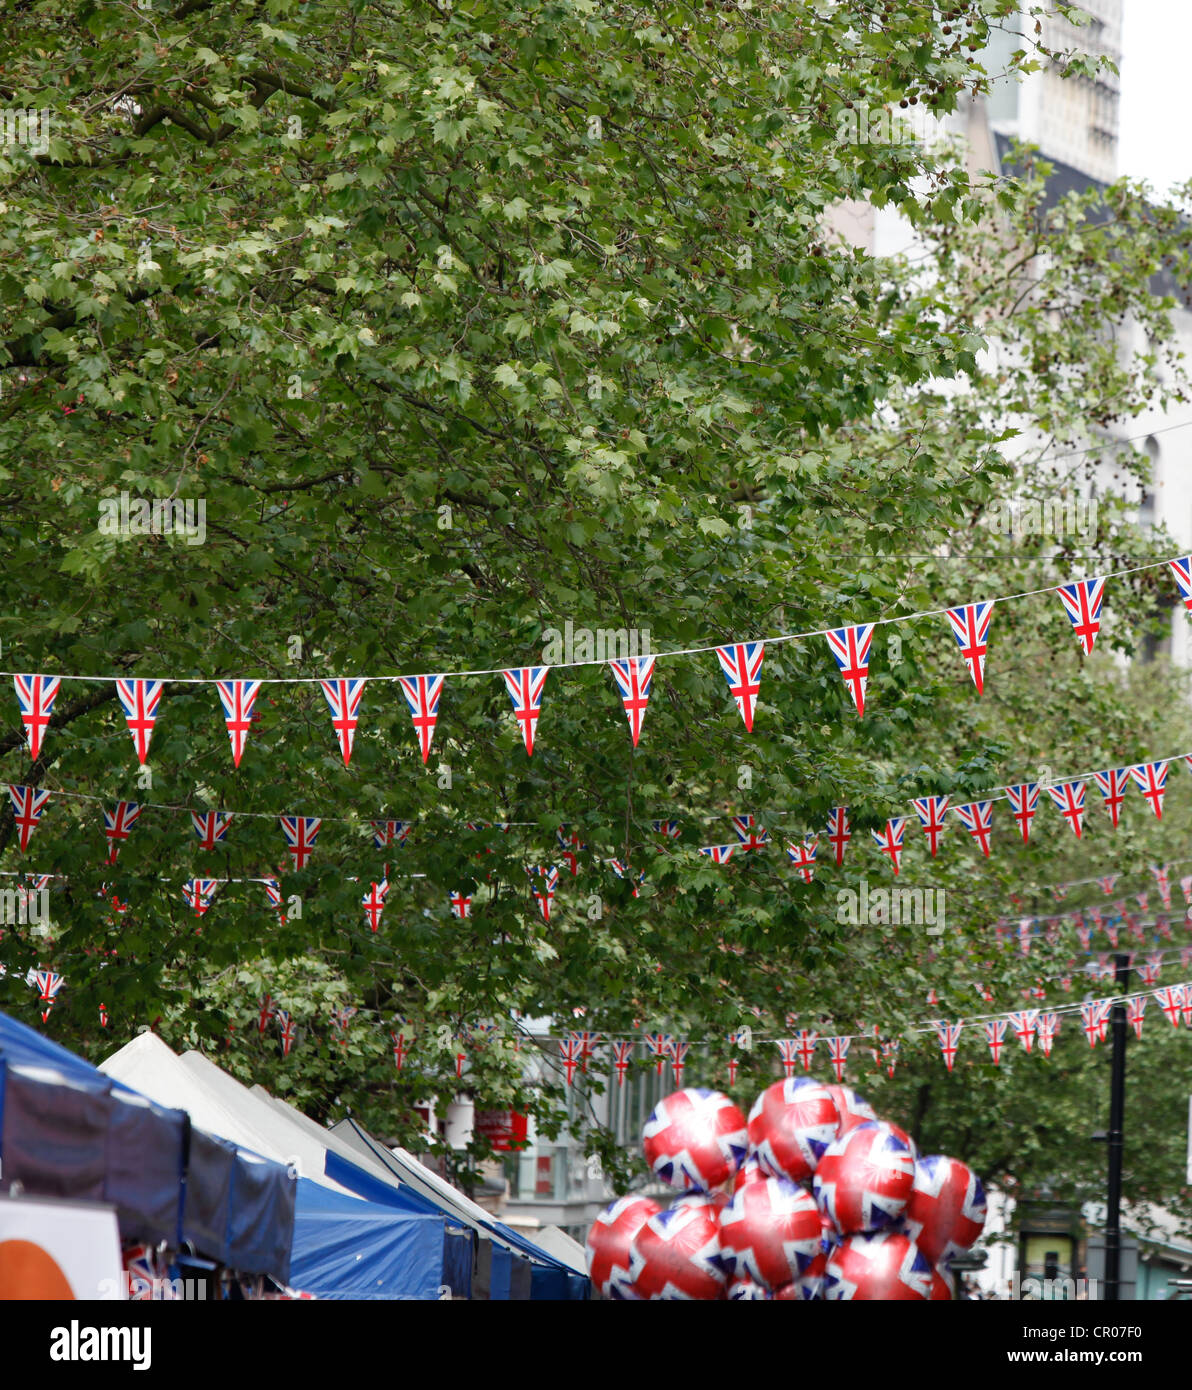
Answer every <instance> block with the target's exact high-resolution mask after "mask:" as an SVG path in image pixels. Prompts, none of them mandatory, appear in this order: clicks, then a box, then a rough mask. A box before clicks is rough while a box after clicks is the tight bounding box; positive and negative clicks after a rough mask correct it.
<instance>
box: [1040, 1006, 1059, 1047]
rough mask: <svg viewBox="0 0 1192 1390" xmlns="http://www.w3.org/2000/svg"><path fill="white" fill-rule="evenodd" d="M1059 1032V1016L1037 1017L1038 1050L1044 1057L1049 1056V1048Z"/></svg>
mask: <svg viewBox="0 0 1192 1390" xmlns="http://www.w3.org/2000/svg"><path fill="white" fill-rule="evenodd" d="M1059 1031H1060V1016H1059V1014H1040V1015H1039V1026H1038V1033H1039V1048H1040V1050H1041V1051H1042V1053H1043V1056H1044V1057H1050V1056H1051V1046H1052V1044H1053V1043H1054V1042H1055V1035H1056V1034H1057V1033H1058V1032H1059Z"/></svg>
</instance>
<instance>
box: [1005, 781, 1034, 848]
mask: <svg viewBox="0 0 1192 1390" xmlns="http://www.w3.org/2000/svg"><path fill="white" fill-rule="evenodd" d="M1006 796H1007V798H1008V799H1009V802H1010V811H1011V813H1012V814H1013V816H1014V819H1015V820H1016V821H1017V822H1018V828H1019V829H1020V830H1021V831H1022V842H1023V844H1026V842H1027V841H1028V840H1029V839H1030V838H1031V821H1032V820H1033V819H1034V815H1035V812H1036V811H1037V810H1038V809H1039V784H1038V782H1017V783H1015V785H1014V786H1012V787H1007V788H1006Z"/></svg>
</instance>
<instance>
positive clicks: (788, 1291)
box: [770, 1284, 803, 1303]
mask: <svg viewBox="0 0 1192 1390" xmlns="http://www.w3.org/2000/svg"><path fill="white" fill-rule="evenodd" d="M770 1297H771V1298H772V1299H773V1300H774V1302H775V1303H801V1302H802V1301H803V1294H802V1292H801V1291H800V1289H799V1286H798V1284H783V1286H782V1288H780V1289H775V1290H774V1292H773V1293H772V1294H771V1295H770Z"/></svg>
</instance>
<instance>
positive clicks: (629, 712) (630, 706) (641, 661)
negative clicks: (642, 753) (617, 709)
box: [608, 656, 655, 748]
mask: <svg viewBox="0 0 1192 1390" xmlns="http://www.w3.org/2000/svg"><path fill="white" fill-rule="evenodd" d="M654 660H655V658H654V657H652V656H633V657H629V658H628V659H627V660H620V661H610V662H609V663H608V664H609V665H610V666H611V667H612V672H613V679H614V680H615V681H616V682H617V689H618V690H619V691H620V694H621V701H622V703H623V704H624V706H625V714H626V716H627V717H628V719H629V732H630V734H631V735H632V737H633V746H634V747H635V748H636V747H637V741H638V739H639V738H641V736H642V720H643V719H645V717H646V705H647V704H648V703H649V700H650V683H651V682H652V681H653V679H654Z"/></svg>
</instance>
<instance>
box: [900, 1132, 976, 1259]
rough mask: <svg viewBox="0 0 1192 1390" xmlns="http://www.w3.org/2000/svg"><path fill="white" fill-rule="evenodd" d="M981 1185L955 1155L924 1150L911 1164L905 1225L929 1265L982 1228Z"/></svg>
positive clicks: (947, 1255)
mask: <svg viewBox="0 0 1192 1390" xmlns="http://www.w3.org/2000/svg"><path fill="white" fill-rule="evenodd" d="M985 1210H986V1208H985V1189H984V1188H983V1187H982V1186H981V1179H980V1178H979V1177H977V1175H976V1173H974V1172H973V1170H972V1169H971V1168H970V1167H968V1165H967V1164H964V1163H961V1162H960V1160H959V1159H956V1158H947V1157H945V1156H944V1155H943V1154H928V1155H927V1156H926V1157H925V1158H921V1159H919V1161H918V1163H916V1164H915V1182H914V1187H913V1188H912V1189H911V1196H910V1201H909V1202H907V1204H906V1216H905V1220H906V1229H907V1233H908V1234H909V1235H910V1237H911V1239H912V1240H913V1241H914V1242H915V1244H916V1245H917V1246H918V1247H919V1249H920V1250H921V1251H922V1252H923V1254H924V1255H925V1256H926V1258H927V1260H928V1261H929V1263H931V1264H933V1265H938V1264H943V1263H945V1262H946V1261H949V1260H951V1258H952V1256H953V1255H959V1254H960V1252H961V1251H962V1250H967V1249H969V1247H970V1246H971V1245H972V1244H973V1242H974V1241H975V1240H976V1239H977V1237H978V1236H979V1235H980V1234H981V1232H982V1231H983V1230H984V1228H985Z"/></svg>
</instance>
